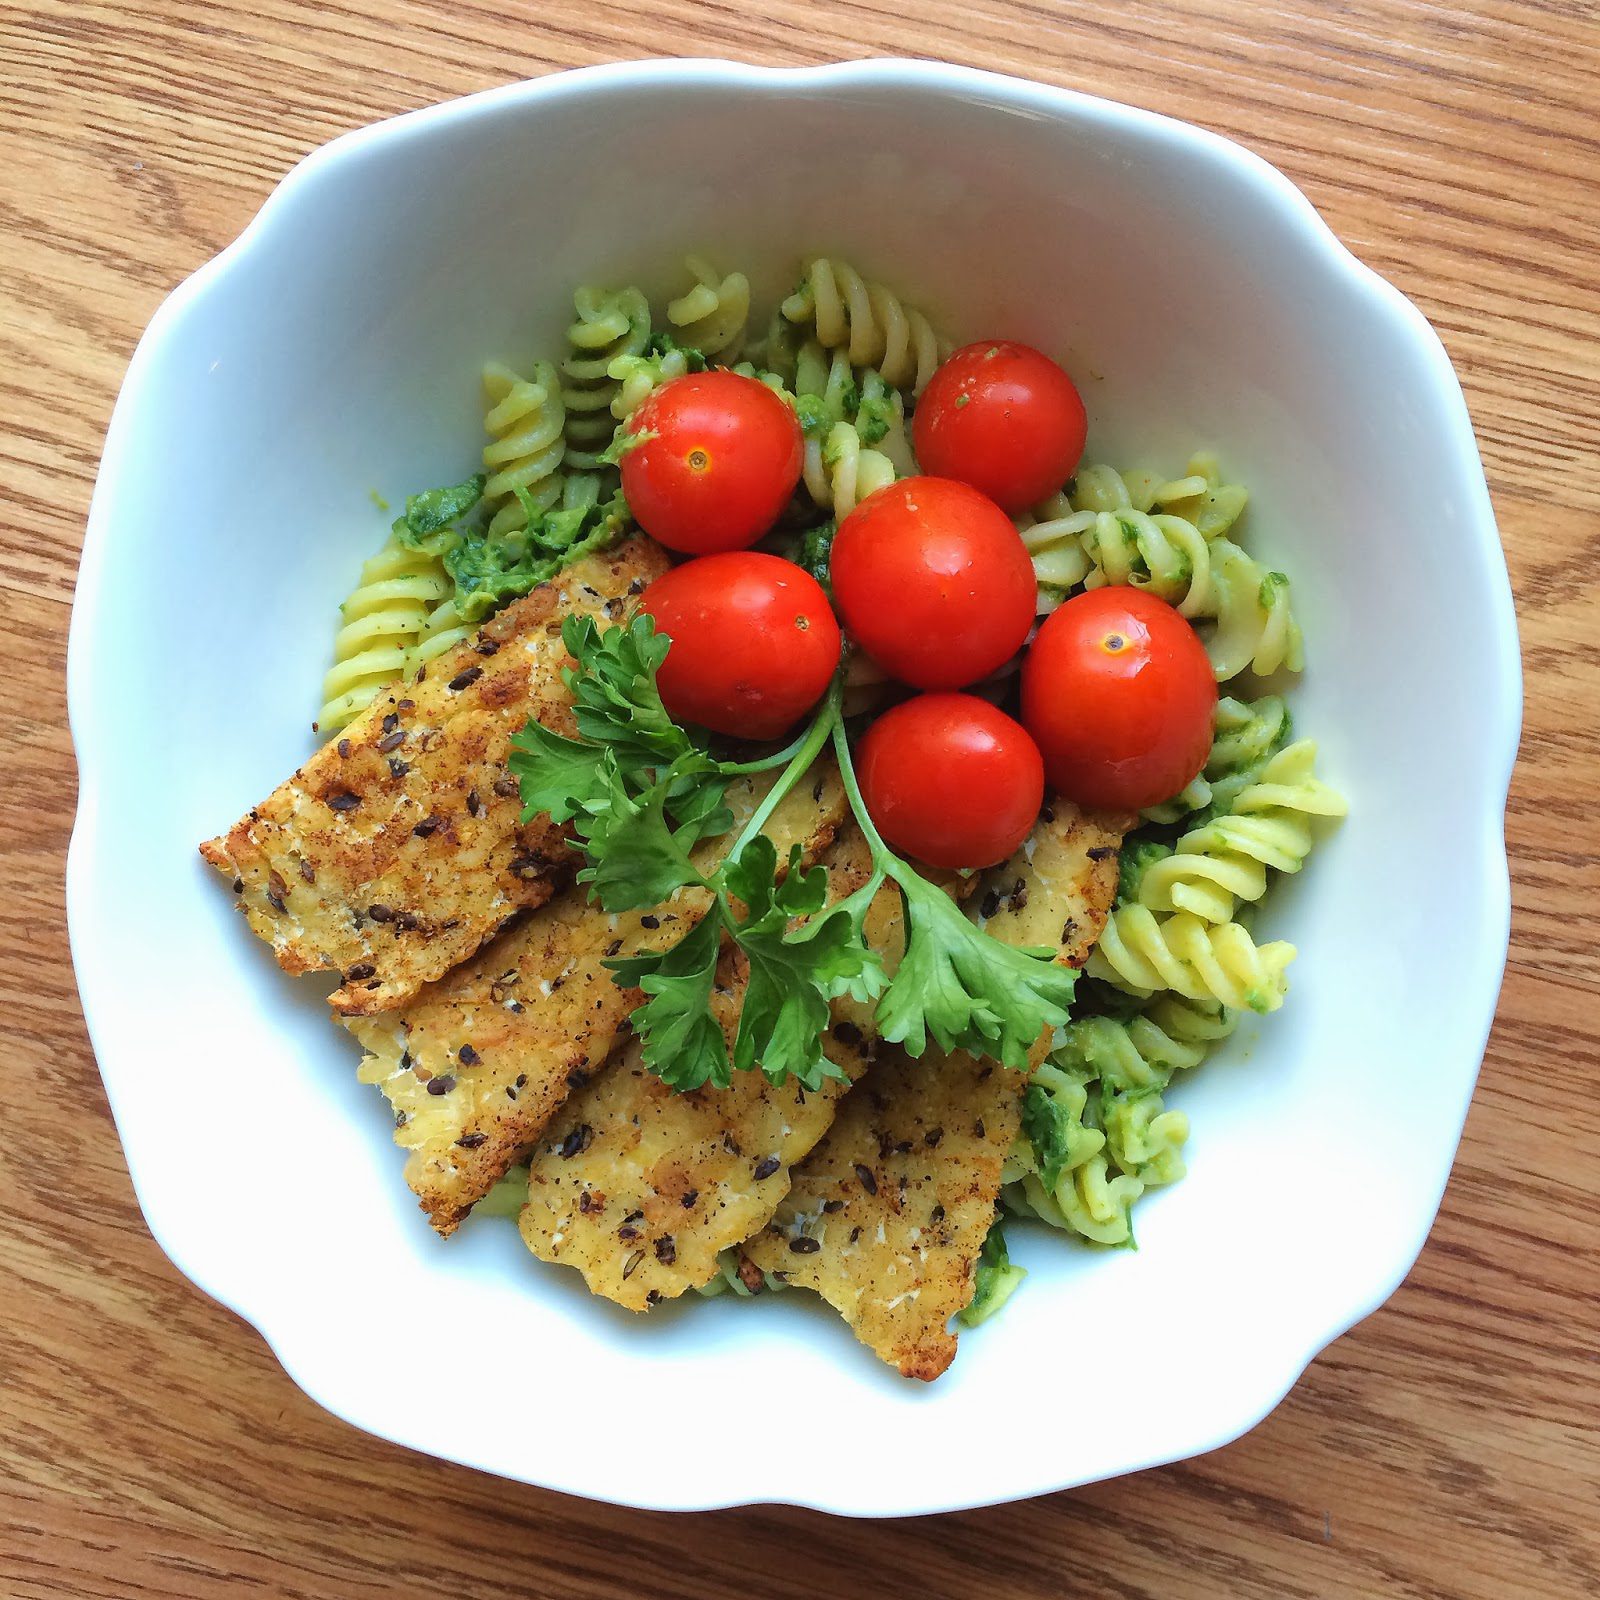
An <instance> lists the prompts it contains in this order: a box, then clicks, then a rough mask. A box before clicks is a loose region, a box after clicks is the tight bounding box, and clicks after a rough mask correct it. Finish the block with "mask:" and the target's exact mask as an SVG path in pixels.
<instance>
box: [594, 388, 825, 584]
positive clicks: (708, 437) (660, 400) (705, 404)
mask: <svg viewBox="0 0 1600 1600" xmlns="http://www.w3.org/2000/svg"><path fill="white" fill-rule="evenodd" d="M627 433H628V436H629V437H630V438H632V439H636V440H638V441H639V442H638V443H636V444H633V445H631V446H630V447H629V448H628V449H627V450H626V451H625V452H624V453H623V456H622V492H623V494H624V495H626V496H627V500H628V506H629V509H630V510H631V511H632V512H633V514H634V516H635V517H636V518H637V519H638V522H639V526H640V527H641V528H643V529H644V531H645V532H646V533H648V534H650V535H651V536H652V537H653V538H655V539H658V540H660V542H661V543H662V544H664V545H666V546H667V548H668V549H670V550H678V551H681V552H683V553H684V554H685V555H704V554H707V553H708V552H713V551H720V550H742V549H744V548H745V547H747V546H748V545H752V544H754V543H755V542H756V540H757V539H759V538H760V537H761V536H762V534H764V533H765V532H766V531H767V530H768V529H769V528H770V527H771V526H772V524H773V523H774V522H776V521H777V520H778V514H779V512H781V511H782V510H783V508H784V507H785V506H786V505H787V504H788V503H789V496H790V495H792V494H793V493H794V489H795V485H796V484H797V483H798V482H799V481H800V468H801V464H802V462H803V460H804V454H805V446H804V440H803V438H802V436H801V433H800V424H799V422H798V420H797V419H796V417H795V414H794V411H793V409H792V408H791V407H790V405H789V404H788V403H787V402H786V401H785V400H783V399H782V398H781V397H780V396H778V395H776V394H774V393H773V392H772V390H771V389H769V388H768V387H767V386H766V385H765V384H764V383H758V382H757V381H756V380H755V379H754V378H745V377H741V376H740V375H739V374H738V373H737V372H720V371H719V372H695V373H690V374H689V375H688V376H687V377H683V378H674V379H672V380H671V382H669V383H664V384H662V386H661V387H660V388H659V389H657V390H656V391H655V393H654V394H652V395H651V396H650V398H649V399H648V400H646V401H645V402H644V404H643V405H642V406H640V407H639V409H638V410H637V411H635V412H634V414H633V416H632V417H631V418H629V420H628V427H627Z"/></svg>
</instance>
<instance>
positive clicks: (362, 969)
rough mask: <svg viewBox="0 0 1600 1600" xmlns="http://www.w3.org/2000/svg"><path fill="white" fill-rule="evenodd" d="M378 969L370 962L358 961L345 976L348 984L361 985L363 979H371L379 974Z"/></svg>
mask: <svg viewBox="0 0 1600 1600" xmlns="http://www.w3.org/2000/svg"><path fill="white" fill-rule="evenodd" d="M377 970H378V969H377V968H376V967H375V966H373V964H372V963H371V962H370V961H358V962H357V963H356V964H355V965H354V966H353V967H351V968H350V970H349V971H348V972H346V973H345V975H344V981H345V982H346V983H360V982H361V980H362V979H363V978H370V977H372V975H373V974H374V973H375V972H377Z"/></svg>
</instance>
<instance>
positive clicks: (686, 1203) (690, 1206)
mask: <svg viewBox="0 0 1600 1600" xmlns="http://www.w3.org/2000/svg"><path fill="white" fill-rule="evenodd" d="M699 1198H700V1191H699V1190H698V1189H691V1190H689V1192H688V1193H687V1194H686V1195H684V1197H683V1200H682V1201H681V1202H680V1203H681V1204H682V1206H683V1209H684V1210H685V1211H693V1210H694V1207H695V1202H696V1201H697V1200H698V1199H699Z"/></svg>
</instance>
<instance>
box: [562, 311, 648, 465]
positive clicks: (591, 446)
mask: <svg viewBox="0 0 1600 1600" xmlns="http://www.w3.org/2000/svg"><path fill="white" fill-rule="evenodd" d="M572 303H573V307H574V309H575V310H576V311H577V313H578V315H577V319H576V320H575V321H574V322H573V323H572V325H571V326H570V327H569V328H568V329H567V342H568V344H569V345H570V346H571V353H570V354H569V355H568V356H567V357H566V359H565V360H564V361H563V362H562V363H561V375H562V378H563V380H564V381H563V384H562V388H561V402H562V404H563V405H564V406H565V408H566V429H565V436H566V462H567V465H568V466H570V467H577V468H580V469H585V470H593V469H595V468H597V467H600V466H602V465H603V462H602V461H601V459H600V458H601V457H602V456H603V455H604V454H605V451H606V450H607V448H608V447H609V446H610V444H611V441H612V439H613V437H614V436H615V434H616V428H617V424H616V419H615V417H614V416H613V415H612V401H613V400H614V399H615V398H616V394H617V390H618V387H619V384H618V380H617V379H616V378H615V377H614V376H613V375H612V372H611V368H612V366H613V364H614V363H615V362H616V361H617V360H618V359H619V358H620V357H623V356H639V355H643V354H644V351H645V346H646V345H647V344H648V343H649V342H650V306H649V304H648V302H647V301H646V300H645V297H644V296H643V295H642V294H641V293H640V292H639V291H638V290H637V289H597V288H594V287H593V286H590V285H586V286H585V287H583V288H581V289H579V290H578V292H577V293H576V294H575V295H574V296H573V297H572Z"/></svg>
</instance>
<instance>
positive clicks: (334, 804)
mask: <svg viewBox="0 0 1600 1600" xmlns="http://www.w3.org/2000/svg"><path fill="white" fill-rule="evenodd" d="M360 804H361V796H360V795H355V794H351V793H350V791H349V790H348V789H342V790H340V791H339V793H338V794H330V795H329V796H328V809H329V810H330V811H354V810H355V808H356V807H357V806H358V805H360Z"/></svg>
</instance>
